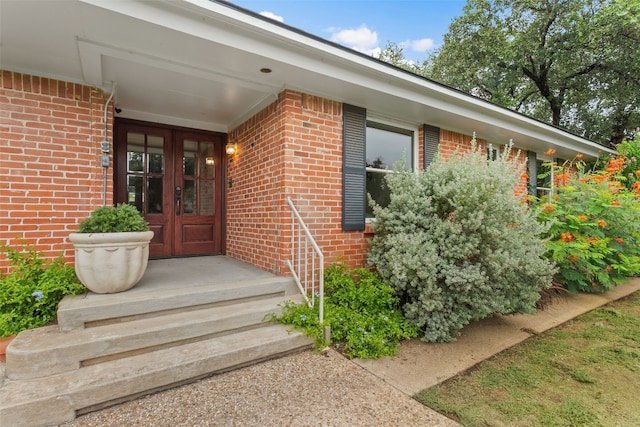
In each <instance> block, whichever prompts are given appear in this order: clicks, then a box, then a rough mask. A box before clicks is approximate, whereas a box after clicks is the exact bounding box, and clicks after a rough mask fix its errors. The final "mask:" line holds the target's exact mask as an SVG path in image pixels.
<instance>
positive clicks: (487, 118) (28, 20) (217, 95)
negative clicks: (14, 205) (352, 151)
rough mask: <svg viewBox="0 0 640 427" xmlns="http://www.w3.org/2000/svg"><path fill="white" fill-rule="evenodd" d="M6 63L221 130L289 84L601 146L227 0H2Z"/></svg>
mask: <svg viewBox="0 0 640 427" xmlns="http://www.w3.org/2000/svg"><path fill="white" fill-rule="evenodd" d="M0 67H1V68H3V69H7V70H12V71H19V72H24V73H29V74H34V75H40V76H45V77H52V78H58V79H61V80H66V81H72V82H77V83H83V84H89V85H92V86H97V87H101V88H103V89H105V90H106V91H111V90H112V89H113V87H114V86H115V87H116V92H115V103H116V105H117V106H118V107H119V108H120V109H122V112H121V113H120V116H121V117H127V118H134V119H140V120H148V121H154V122H163V123H169V124H175V125H181V126H188V127H193V128H200V129H207V130H215V131H220V132H227V131H229V130H232V129H233V128H234V127H235V126H237V125H238V124H240V123H241V122H242V121H243V120H245V119H246V118H248V117H250V116H251V115H252V114H254V113H256V112H257V111H259V110H260V109H262V108H263V107H264V106H266V105H268V104H269V103H271V102H272V101H273V100H275V99H276V96H277V94H278V93H279V92H281V91H282V90H283V89H285V88H290V89H294V90H300V91H303V92H305V93H309V94H313V95H318V96H324V97H327V98H329V99H333V100H336V101H343V102H349V103H351V104H355V105H358V106H362V107H365V108H367V110H368V111H371V112H372V113H375V114H376V115H378V116H384V117H388V118H389V119H398V120H402V121H405V122H408V123H411V124H414V125H419V124H422V123H428V124H431V125H435V126H440V127H443V128H445V129H449V130H453V131H459V132H464V133H466V134H471V133H473V132H476V133H477V135H478V136H479V137H480V138H484V139H487V140H490V141H492V142H494V143H496V144H504V143H507V142H508V141H509V140H510V139H513V140H514V142H515V143H516V144H517V145H519V146H520V147H522V148H525V149H536V150H537V151H545V150H546V149H547V148H551V147H552V148H555V149H556V150H557V151H558V155H560V156H563V155H565V156H573V154H575V153H576V152H582V153H584V154H585V155H587V156H594V155H597V153H598V151H606V150H604V149H603V148H602V147H601V146H598V145H597V144H595V143H592V142H589V141H586V140H584V139H582V138H578V137H576V136H574V135H570V134H568V133H566V132H563V131H560V130H558V129H555V128H552V127H550V126H547V125H544V124H542V123H540V122H537V121H535V120H532V119H528V118H526V117H524V116H521V115H518V114H516V113H513V112H511V111H509V110H506V109H504V108H501V107H497V106H495V105H492V104H488V103H486V102H484V101H481V100H478V99H475V98H472V97H470V96H468V95H466V94H462V93H461V92H457V91H455V90H452V89H449V88H446V87H443V86H441V85H438V84H436V83H434V82H431V81H428V80H425V79H422V78H419V77H417V76H412V75H409V74H408V73H406V72H404V71H401V70H398V69H395V68H393V67H390V66H387V65H386V64H382V63H379V62H377V61H375V60H372V59H370V58H367V57H364V56H362V55H360V54H357V53H355V52H352V51H349V50H347V49H344V48H340V47H338V46H336V45H333V44H331V43H328V42H326V41H323V40H320V39H317V38H315V37H312V36H309V35H307V34H304V33H302V32H299V31H295V30H293V29H291V28H288V27H284V26H282V25H279V24H277V23H275V22H271V21H268V20H265V19H264V18H261V17H258V16H256V15H253V14H251V13H246V11H242V10H238V9H235V8H232V7H227V5H226V4H224V2H211V1H208V0H155V1H136V0H130V1H113V0H65V1H54V0H49V1H47V0H44V1H35V0H32V1H23V0H0ZM264 68H268V69H270V70H271V73H263V72H261V71H260V70H261V69H264Z"/></svg>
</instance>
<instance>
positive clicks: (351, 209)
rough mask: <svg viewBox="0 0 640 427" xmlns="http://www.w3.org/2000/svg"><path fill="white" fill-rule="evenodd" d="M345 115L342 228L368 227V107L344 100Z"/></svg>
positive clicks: (344, 229) (343, 128)
mask: <svg viewBox="0 0 640 427" xmlns="http://www.w3.org/2000/svg"><path fill="white" fill-rule="evenodd" d="M342 115H343V125H342V230H343V231H353V230H364V227H365V219H364V215H365V209H366V206H367V205H366V203H367V194H366V192H367V189H366V177H367V174H366V169H365V167H366V163H365V162H366V160H365V158H366V135H367V110H365V109H364V108H360V107H356V106H353V105H349V104H344V105H343V107H342Z"/></svg>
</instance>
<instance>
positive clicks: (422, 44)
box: [409, 39, 435, 52]
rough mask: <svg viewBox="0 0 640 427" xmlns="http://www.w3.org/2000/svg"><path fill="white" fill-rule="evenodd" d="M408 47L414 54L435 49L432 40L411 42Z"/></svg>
mask: <svg viewBox="0 0 640 427" xmlns="http://www.w3.org/2000/svg"><path fill="white" fill-rule="evenodd" d="M409 46H411V50H414V51H416V52H426V51H428V50H431V49H433V48H434V47H435V42H434V41H433V39H420V40H411V42H409Z"/></svg>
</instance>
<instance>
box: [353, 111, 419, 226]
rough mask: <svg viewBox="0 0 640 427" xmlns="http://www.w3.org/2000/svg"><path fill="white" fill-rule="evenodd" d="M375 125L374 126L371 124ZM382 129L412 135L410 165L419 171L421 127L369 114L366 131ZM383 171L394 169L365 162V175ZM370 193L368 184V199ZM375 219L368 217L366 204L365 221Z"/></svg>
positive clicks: (368, 221) (413, 170) (391, 171)
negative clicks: (381, 167)
mask: <svg viewBox="0 0 640 427" xmlns="http://www.w3.org/2000/svg"><path fill="white" fill-rule="evenodd" d="M371 125H373V126H371ZM370 127H371V128H374V129H380V130H384V131H388V132H395V133H398V134H402V135H406V136H410V137H411V160H410V161H409V162H408V163H409V167H410V168H411V171H412V172H413V173H418V168H419V164H420V163H419V160H420V159H419V158H418V157H419V155H420V140H419V139H420V127H419V126H417V125H414V124H410V123H407V122H402V121H399V120H393V119H389V118H385V117H381V116H376V115H371V114H367V117H366V121H365V133H366V131H367V129H368V128H370ZM366 148H367V145H366V141H365V158H366V157H367V154H366ZM369 172H371V173H381V174H388V173H393V170H392V169H378V168H373V167H367V166H366V162H365V176H366V174H367V173H369ZM368 194H369V192H368V191H367V188H366V185H365V196H366V197H367V200H368ZM372 221H375V218H372V217H367V206H365V223H367V224H368V223H371V222H372Z"/></svg>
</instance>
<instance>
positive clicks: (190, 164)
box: [182, 140, 198, 176]
mask: <svg viewBox="0 0 640 427" xmlns="http://www.w3.org/2000/svg"><path fill="white" fill-rule="evenodd" d="M183 150H184V151H183V154H182V155H183V158H182V167H183V169H182V172H183V173H184V175H185V176H196V152H197V151H198V141H189V140H185V141H184V145H183Z"/></svg>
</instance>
